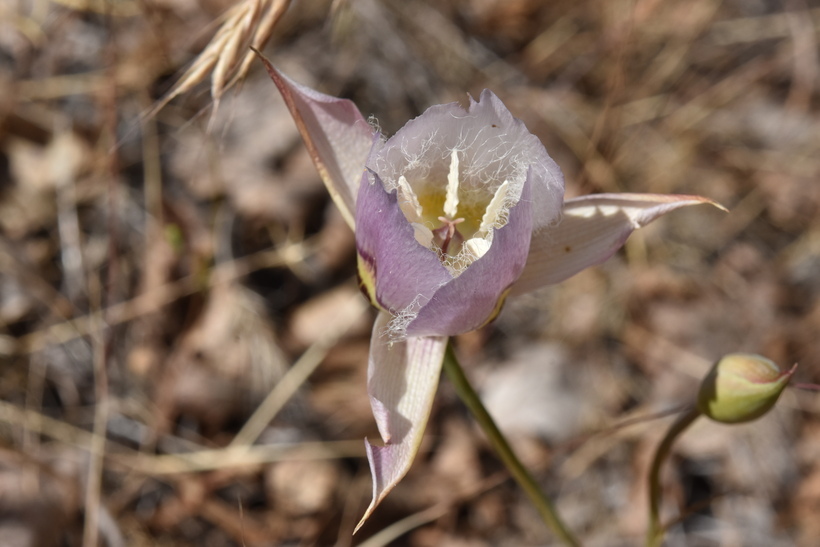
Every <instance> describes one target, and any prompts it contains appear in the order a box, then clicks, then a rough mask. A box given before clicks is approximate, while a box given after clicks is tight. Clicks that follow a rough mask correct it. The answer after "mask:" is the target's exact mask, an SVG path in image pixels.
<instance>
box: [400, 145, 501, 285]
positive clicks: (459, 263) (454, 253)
mask: <svg viewBox="0 0 820 547" xmlns="http://www.w3.org/2000/svg"><path fill="white" fill-rule="evenodd" d="M415 182H417V183H418V182H419V181H415ZM461 182H462V181H461V180H460V175H459V156H458V151H457V150H452V151H451V153H450V166H449V171H448V174H447V183H446V185H443V184H440V183H439V184H430V183H426V184H411V183H410V182H409V181H408V180H407V179H406V178H405V177H404V175H402V176H400V177H399V180H398V190H399V200H400V207H401V209H402V212H403V213H404V215H405V217H406V218H407V220H408V221H409V222H410V223H411V224H412V225H413V228H414V230H415V236H416V240H417V241H418V242H419V243H421V244H422V245H424V246H425V247H427V248H429V249H431V250H432V251H434V252H436V253H438V255H439V258H440V259H441V261H442V263H443V264H444V265H445V266H446V267H447V268H448V269H449V270H450V271H451V272H452V273H453V274H454V275H458V274H460V273H461V272H462V271H464V269H465V268H466V267H467V266H469V265H470V264H472V263H473V262H474V261H475V260H477V259H479V258H481V257H482V256H484V253H486V252H487V250H488V249H489V248H490V244H491V243H492V231H493V229H494V228H500V227H502V226H504V224H506V223H507V211H508V210H509V206H510V204H509V203H508V198H509V197H510V196H508V192H509V187H510V184H509V182H508V181H506V180H505V181H504V182H503V183H502V184H500V185H499V186H498V188H496V190H495V193H494V194H493V196H492V198H491V199H487V194H486V193H478V192H475V191H472V192H471V191H470V188H469V186H467V185H464V186H463V185H462V184H461ZM413 186H416V187H418V188H420V189H421V190H422V193H419V194H417V193H416V191H415V189H414V188H413ZM442 190H444V191H442ZM442 213H443V214H442Z"/></svg>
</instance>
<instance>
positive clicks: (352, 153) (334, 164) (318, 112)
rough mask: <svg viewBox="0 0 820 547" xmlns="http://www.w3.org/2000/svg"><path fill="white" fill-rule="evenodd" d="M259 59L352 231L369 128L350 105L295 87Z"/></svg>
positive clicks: (368, 144)
mask: <svg viewBox="0 0 820 547" xmlns="http://www.w3.org/2000/svg"><path fill="white" fill-rule="evenodd" d="M259 57H260V58H261V59H262V62H264V63H265V68H267V70H268V74H269V75H270V77H271V79H273V83H275V84H276V87H277V88H278V89H279V92H280V93H281V94H282V97H283V98H284V99H285V104H287V106H288V109H289V110H290V114H291V116H293V120H294V121H295V122H296V126H297V127H298V128H299V132H300V133H301V134H302V138H303V139H304V141H305V146H306V147H307V149H308V152H310V156H311V158H313V163H314V164H316V169H318V171H319V174H320V175H321V176H322V180H323V181H324V183H325V186H327V189H328V192H330V197H332V198H333V201H334V202H335V203H336V205H337V206H338V207H339V210H340V211H341V212H342V216H344V219H345V221H347V223H348V225H349V226H350V227H351V228H353V227H354V219H353V213H354V211H355V204H356V193H357V190H358V186H359V180H360V179H361V177H362V171H363V170H364V164H365V160H366V159H367V154H368V152H369V151H370V147H371V145H372V144H373V133H374V131H373V128H371V127H370V125H368V123H367V121H365V119H364V117H363V116H362V114H361V112H359V109H358V108H356V105H355V104H353V102H352V101H350V100H347V99H338V98H336V97H332V96H330V95H325V94H324V93H319V92H318V91H314V90H312V89H310V88H308V87H305V86H303V85H300V84H297V83H296V82H294V81H293V80H291V79H290V78H288V77H287V76H285V75H283V74H282V73H280V72H278V71H277V70H276V69H275V68H274V67H273V66H272V65H271V64H270V62H269V61H268V60H267V59H265V58H264V57H262V56H261V55H260V56H259Z"/></svg>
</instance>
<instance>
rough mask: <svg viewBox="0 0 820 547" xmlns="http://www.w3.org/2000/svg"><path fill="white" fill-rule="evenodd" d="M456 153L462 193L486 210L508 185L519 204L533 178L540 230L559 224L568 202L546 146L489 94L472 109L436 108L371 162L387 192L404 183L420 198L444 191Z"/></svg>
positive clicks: (410, 124) (456, 106)
mask: <svg viewBox="0 0 820 547" xmlns="http://www.w3.org/2000/svg"><path fill="white" fill-rule="evenodd" d="M453 150H456V151H457V152H458V155H459V162H460V165H461V173H460V174H461V176H460V188H461V190H460V193H461V194H462V199H471V198H469V197H468V198H465V197H464V196H473V197H474V198H475V199H476V200H477V201H482V200H483V202H484V203H485V204H486V203H487V202H489V200H490V199H491V198H492V197H493V195H494V193H495V190H496V189H497V188H498V186H500V185H501V184H502V183H503V182H504V181H505V180H507V181H509V183H510V185H511V189H512V193H511V196H512V197H513V199H514V200H515V199H517V198H518V196H519V195H520V193H521V190H522V188H523V187H524V181H525V180H527V178H529V180H530V182H531V184H532V202H533V203H532V208H533V215H532V218H533V222H534V226H535V227H536V228H537V227H541V226H547V225H550V224H553V223H555V222H556V221H557V220H558V218H559V216H560V214H561V205H562V203H563V199H564V177H563V175H562V174H561V169H560V168H559V167H558V165H557V164H556V163H555V162H554V161H553V160H552V158H550V157H549V155H548V154H547V151H546V149H545V148H544V145H543V144H541V141H540V140H538V138H537V137H536V136H535V135H533V134H532V133H530V132H529V131H528V130H527V128H526V126H525V125H524V123H523V122H522V121H521V120H518V119H516V118H514V117H513V115H512V114H511V113H510V111H509V110H507V107H506V106H504V104H503V103H502V102H501V100H500V99H499V98H498V97H496V96H495V94H493V93H492V92H491V91H489V90H486V89H485V90H484V91H483V92H482V93H481V97H480V100H479V101H478V102H476V101H474V100H472V99H470V105H469V108H468V109H467V110H465V109H464V108H462V107H461V106H460V105H459V104H458V103H449V104H442V105H436V106H431V107H430V108H428V109H427V110H426V111H425V112H424V113H423V114H422V115H421V116H419V117H417V118H415V119H414V120H411V121H409V122H407V124H405V126H404V127H402V128H401V129H400V130H399V131H398V132H397V133H396V134H395V135H393V136H392V137H391V138H390V139H388V141H387V142H386V143H385V144H384V146H383V147H382V148H381V150H379V152H378V154H375V155H373V156H371V157H370V158H368V163H367V165H368V167H369V168H371V169H373V170H374V171H375V172H377V173H378V174H379V176H380V177H381V178H382V180H383V181H384V185H385V187H386V188H388V189H391V190H392V189H393V188H395V187H396V186H397V185H398V179H399V177H400V176H404V177H405V178H406V179H407V180H408V181H411V183H412V184H413V185H414V186H413V187H414V188H415V190H416V193H417V194H419V195H424V194H435V193H440V192H441V191H442V185H443V184H444V183H445V182H446V181H447V176H448V172H449V168H450V155H451V153H452V151H453Z"/></svg>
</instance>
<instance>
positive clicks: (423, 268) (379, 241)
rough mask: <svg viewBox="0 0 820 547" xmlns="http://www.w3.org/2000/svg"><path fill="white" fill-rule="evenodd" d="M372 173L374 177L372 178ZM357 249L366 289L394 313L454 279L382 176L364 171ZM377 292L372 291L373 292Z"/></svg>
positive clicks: (357, 207)
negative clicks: (423, 241) (419, 235)
mask: <svg viewBox="0 0 820 547" xmlns="http://www.w3.org/2000/svg"><path fill="white" fill-rule="evenodd" d="M371 177H372V178H373V179H374V180H372V181H371ZM356 221H357V226H356V250H357V251H358V254H359V277H360V280H361V282H362V284H363V287H362V288H363V289H365V290H367V292H368V293H369V294H370V296H371V298H373V297H374V296H375V300H376V302H374V304H377V305H379V306H380V307H381V308H383V309H385V310H389V311H391V312H393V313H398V312H399V311H401V310H403V309H405V308H407V307H408V306H410V305H411V304H415V305H422V304H424V303H426V302H427V300H429V298H430V297H431V296H432V295H433V293H435V291H436V290H437V289H438V288H439V287H440V286H441V285H442V284H444V283H447V282H448V281H450V280H451V279H452V276H451V275H450V273H449V272H448V271H447V269H446V268H445V267H444V266H443V265H442V264H441V261H440V260H439V258H438V255H436V253H434V252H433V251H431V250H430V249H427V248H426V247H424V246H423V245H421V244H420V243H419V242H418V241H416V237H415V234H414V230H413V226H412V225H411V224H410V223H409V222H407V219H406V218H405V217H404V213H402V211H401V208H400V207H399V204H398V198H397V194H396V191H393V192H390V193H388V192H387V191H386V190H385V189H384V187H383V186H382V183H381V180H380V179H379V177H378V175H375V174H373V173H365V174H364V176H363V177H362V183H361V185H360V186H359V196H358V201H357V203H356ZM371 284H374V285H375V295H374V294H373V293H372V292H371V291H373V290H374V287H372V286H371Z"/></svg>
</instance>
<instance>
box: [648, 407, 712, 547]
mask: <svg viewBox="0 0 820 547" xmlns="http://www.w3.org/2000/svg"><path fill="white" fill-rule="evenodd" d="M698 416H700V411H699V410H698V409H697V407H692V408H690V409H689V410H687V411H685V412H684V413H683V414H681V415H680V416H678V419H677V420H675V422H674V423H673V424H672V425H671V426H670V427H669V430H668V431H667V432H666V435H665V436H664V438H663V440H662V441H661V444H659V445H658V448H656V449H655V457H654V458H653V459H652V467H650V468H649V528H648V529H647V531H646V547H659V546H660V545H661V543H662V542H663V536H664V533H665V532H666V530H665V529H664V527H663V526H662V525H661V522H660V503H661V481H660V473H661V466H662V465H663V462H664V460H666V458H667V456H669V451H670V450H671V448H672V444H674V442H675V440H676V439H677V438H678V436H679V435H680V434H681V433H683V432H684V431H686V429H687V428H688V427H689V426H690V425H692V422H694V421H695V420H696V419H697V418H698Z"/></svg>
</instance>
